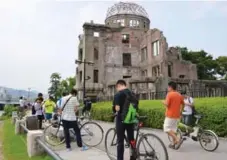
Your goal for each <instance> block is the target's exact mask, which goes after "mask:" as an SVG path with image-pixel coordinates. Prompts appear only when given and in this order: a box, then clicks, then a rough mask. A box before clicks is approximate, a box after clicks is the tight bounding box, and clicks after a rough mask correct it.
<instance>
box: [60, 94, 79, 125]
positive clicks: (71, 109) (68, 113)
mask: <svg viewBox="0 0 227 160" xmlns="http://www.w3.org/2000/svg"><path fill="white" fill-rule="evenodd" d="M69 98H70V99H69ZM68 99H69V101H68V102H67V100H68ZM66 102H67V103H66ZM64 105H65V107H64ZM79 105H80V103H79V102H78V99H77V97H76V96H72V95H69V96H65V97H63V98H62V101H61V108H63V107H64V109H63V111H62V119H63V120H66V121H76V120H77V119H76V113H75V107H78V106H79Z"/></svg>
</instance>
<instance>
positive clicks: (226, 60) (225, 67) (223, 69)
mask: <svg viewBox="0 0 227 160" xmlns="http://www.w3.org/2000/svg"><path fill="white" fill-rule="evenodd" d="M216 62H217V64H218V66H217V73H218V74H219V75H220V76H221V77H222V79H225V80H227V56H219V57H218V58H217V59H216Z"/></svg>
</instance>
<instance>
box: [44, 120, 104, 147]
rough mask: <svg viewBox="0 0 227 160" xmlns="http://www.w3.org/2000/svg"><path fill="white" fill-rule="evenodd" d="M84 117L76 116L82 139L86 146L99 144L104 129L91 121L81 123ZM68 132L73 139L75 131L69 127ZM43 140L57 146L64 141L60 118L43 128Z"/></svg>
mask: <svg viewBox="0 0 227 160" xmlns="http://www.w3.org/2000/svg"><path fill="white" fill-rule="evenodd" d="M83 120H84V117H83V116H81V117H78V120H77V122H78V126H79V128H80V131H81V136H82V141H83V143H84V144H85V145H87V146H88V147H95V146H97V145H99V144H100V143H101V142H102V140H103V137H104V131H103V129H102V127H101V126H100V125H99V124H98V123H96V122H93V121H86V122H84V123H83ZM70 134H71V135H73V137H74V140H76V135H75V132H74V131H73V130H72V129H70ZM44 140H45V141H46V142H47V143H48V144H50V145H52V146H57V145H60V144H63V143H64V142H65V137H64V132H63V124H62V121H61V118H60V117H59V120H57V121H55V122H53V123H52V124H50V125H49V126H48V127H46V128H45V130H44Z"/></svg>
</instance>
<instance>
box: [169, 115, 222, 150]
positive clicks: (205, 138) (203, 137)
mask: <svg viewBox="0 0 227 160" xmlns="http://www.w3.org/2000/svg"><path fill="white" fill-rule="evenodd" d="M194 117H195V118H196V121H195V126H194V127H190V126H187V125H185V124H183V123H181V122H180V123H179V124H178V129H177V136H178V137H179V138H181V139H184V140H186V139H187V137H189V138H191V139H192V140H193V141H199V143H200V145H201V147H202V148H203V149H204V150H206V151H209V152H213V151H215V150H216V149H217V148H218V146H219V140H218V136H217V135H216V134H215V133H214V132H213V131H211V130H204V129H203V128H202V127H201V126H200V125H199V121H200V120H201V119H202V117H203V116H202V115H199V114H198V115H195V116H194ZM181 127H183V128H184V130H185V131H184V132H183V131H182V130H181V129H180V128H181ZM168 138H169V141H170V142H172V138H171V137H170V136H168ZM212 141H213V142H214V146H213V147H211V148H208V147H207V145H208V144H211V143H212Z"/></svg>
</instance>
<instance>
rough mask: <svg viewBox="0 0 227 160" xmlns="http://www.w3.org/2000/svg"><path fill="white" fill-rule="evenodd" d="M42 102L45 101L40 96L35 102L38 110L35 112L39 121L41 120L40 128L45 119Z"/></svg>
mask: <svg viewBox="0 0 227 160" xmlns="http://www.w3.org/2000/svg"><path fill="white" fill-rule="evenodd" d="M42 102H43V98H42V97H40V98H37V99H36V102H35V104H34V108H35V111H36V113H35V114H36V116H37V119H38V122H39V129H42V123H43V119H44V116H43V108H42Z"/></svg>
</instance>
